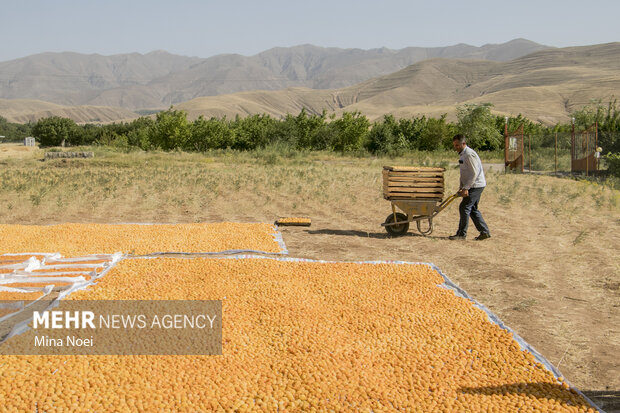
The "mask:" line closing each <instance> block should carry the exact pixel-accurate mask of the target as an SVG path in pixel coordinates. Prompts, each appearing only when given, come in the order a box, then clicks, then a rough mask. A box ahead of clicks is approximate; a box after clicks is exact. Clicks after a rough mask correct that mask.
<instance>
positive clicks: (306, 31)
mask: <svg viewBox="0 0 620 413" xmlns="http://www.w3.org/2000/svg"><path fill="white" fill-rule="evenodd" d="M0 6H1V8H0V10H2V13H1V17H2V18H0V61H4V60H10V59H15V58H18V57H23V56H27V55H31V54H35V53H41V52H48V51H49V52H62V51H73V52H80V53H99V54H103V55H110V54H117V53H131V52H139V53H147V52H150V51H153V50H166V51H168V52H171V53H175V54H181V55H186V56H199V57H209V56H213V55H216V54H220V53H239V54H243V55H253V54H256V53H258V52H261V51H263V50H266V49H269V48H272V47H275V46H294V45H299V44H305V43H310V44H314V45H317V46H331V47H342V48H350V47H356V48H361V49H370V48H376V47H383V46H385V47H388V48H392V49H399V48H402V47H407V46H423V47H432V46H449V45H454V44H457V43H467V44H471V45H474V46H482V45H483V44H486V43H503V42H506V41H508V40H512V39H515V38H519V37H521V38H526V39H529V40H532V41H535V42H538V43H542V44H546V45H549V46H557V47H565V46H579V45H589V44H596V43H607V42H614V41H620V23H619V21H618V20H619V16H620V1H619V0H590V1H574V0H493V1H487V0H453V1H442V0H436V1H433V0H425V1H417V0H416V1H412V0H410V1H406V0H383V1H381V0H375V1H367V0H355V1H354V0H343V1H340V0H330V1H325V0H314V1H303V2H300V1H295V0H254V1H239V0H228V1H227V0H218V1H211V0H203V1H198V0H176V1H173V0H148V1H147V0H106V1H96V0H79V1H78V0H0Z"/></svg>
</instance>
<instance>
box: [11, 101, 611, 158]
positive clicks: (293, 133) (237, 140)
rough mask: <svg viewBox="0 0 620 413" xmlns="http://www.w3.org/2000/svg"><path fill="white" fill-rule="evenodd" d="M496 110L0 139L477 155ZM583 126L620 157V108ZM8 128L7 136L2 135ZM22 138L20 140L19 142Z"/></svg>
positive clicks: (177, 119)
mask: <svg viewBox="0 0 620 413" xmlns="http://www.w3.org/2000/svg"><path fill="white" fill-rule="evenodd" d="M491 107H492V105H491V104H480V105H464V106H461V107H459V108H458V110H457V121H456V122H449V121H447V120H446V115H443V116H441V117H440V118H438V119H437V118H427V117H426V116H421V117H414V118H409V119H407V118H404V119H395V118H394V117H393V116H392V115H385V116H384V118H383V119H382V120H380V121H377V122H374V123H371V122H370V121H369V120H368V118H366V117H365V116H364V115H362V114H360V113H359V112H353V113H351V112H345V113H343V114H342V115H341V116H340V117H336V116H335V115H330V116H328V115H327V114H326V113H325V112H323V113H321V114H311V113H308V112H307V111H306V110H302V111H301V112H300V113H299V114H298V115H297V116H293V115H287V116H286V117H284V118H282V119H275V118H273V117H270V116H269V115H254V116H248V117H245V118H240V117H236V118H235V119H232V120H229V119H226V118H223V119H218V118H211V119H206V118H204V117H202V116H201V117H199V118H198V119H196V120H194V121H189V120H188V119H187V114H186V113H185V112H183V111H178V110H174V109H173V108H170V109H169V110H167V111H163V112H160V113H158V114H157V115H156V117H155V118H154V119H153V118H151V117H141V118H138V119H136V120H134V121H132V122H126V123H114V124H109V125H91V124H86V125H77V124H76V123H75V122H73V121H72V120H70V119H66V118H60V117H50V118H45V119H41V120H39V121H38V122H36V123H34V124H29V125H16V124H11V123H8V122H6V120H4V119H2V118H0V135H6V136H14V135H17V134H19V135H24V136H27V135H28V134H31V135H32V136H34V137H36V138H37V140H38V141H39V142H40V143H41V145H43V146H59V145H62V144H66V145H90V144H101V145H110V146H116V147H122V148H126V149H131V148H140V149H143V150H151V149H160V150H165V151H169V150H184V151H199V152H205V151H208V150H213V149H228V148H230V149H234V150H253V149H257V148H262V147H265V146H267V145H269V144H275V143H277V144H284V145H286V146H288V147H291V148H295V149H299V150H331V151H337V152H355V151H360V150H366V151H369V152H371V153H384V154H399V153H403V152H405V151H407V150H427V151H433V150H438V149H443V148H446V149H449V148H451V140H452V136H454V135H455V134H456V133H463V134H465V135H466V136H468V138H469V145H470V146H472V147H473V148H475V149H478V150H496V149H501V148H502V147H503V144H504V139H503V133H504V124H505V119H504V117H503V116H496V115H493V114H492V113H491ZM574 117H575V123H576V125H577V127H579V128H584V127H586V126H590V125H592V124H593V123H594V122H598V124H599V131H600V133H599V142H600V146H603V148H604V150H605V152H608V151H611V152H620V147H619V146H620V142H619V141H618V139H617V136H618V132H620V112H619V111H618V109H617V107H616V102H615V101H613V102H610V103H609V104H608V105H606V106H604V105H602V104H601V103H600V102H595V103H594V104H592V105H589V106H586V107H584V108H583V109H581V110H580V111H578V112H575V113H574ZM521 124H523V125H524V129H525V134H526V135H533V136H536V137H537V139H535V140H532V145H533V147H540V146H546V147H553V145H554V142H555V133H556V132H560V133H562V134H563V136H564V139H567V136H569V135H568V134H569V132H570V128H571V125H570V124H562V125H560V124H559V125H556V126H554V127H545V126H543V125H541V124H538V123H534V122H532V121H530V120H528V119H526V118H524V117H522V116H521V115H519V116H516V117H511V118H509V119H508V128H509V130H514V129H516V128H517V127H518V126H519V125H521ZM3 130H5V132H4V133H3ZM20 137H21V136H20Z"/></svg>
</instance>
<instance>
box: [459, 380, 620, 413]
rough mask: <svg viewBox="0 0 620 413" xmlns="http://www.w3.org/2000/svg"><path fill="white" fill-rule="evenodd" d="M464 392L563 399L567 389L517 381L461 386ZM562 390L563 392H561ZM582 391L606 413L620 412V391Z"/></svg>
mask: <svg viewBox="0 0 620 413" xmlns="http://www.w3.org/2000/svg"><path fill="white" fill-rule="evenodd" d="M459 390H460V391H461V392H463V393H468V394H474V395H487V396H493V395H501V396H507V395H511V394H520V395H525V396H530V397H536V398H539V399H554V400H557V401H561V400H562V399H563V398H562V397H561V396H560V395H561V394H562V393H563V392H564V391H565V390H564V389H562V386H561V385H559V384H552V383H515V384H508V385H503V386H483V387H461V388H460V389H459ZM558 390H560V391H561V392H559V391H558ZM582 393H583V394H584V395H585V396H586V397H587V398H589V399H590V400H591V401H592V402H594V403H595V404H596V405H597V406H598V407H599V408H600V409H603V410H604V411H605V412H606V413H620V391H611V390H610V391H592V390H589V391H582ZM578 406H580V407H591V406H590V405H589V403H587V401H586V400H582V401H580V403H579V404H578Z"/></svg>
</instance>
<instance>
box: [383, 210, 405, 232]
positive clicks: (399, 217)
mask: <svg viewBox="0 0 620 413" xmlns="http://www.w3.org/2000/svg"><path fill="white" fill-rule="evenodd" d="M398 221H407V215H405V214H401V213H400V212H397V213H396V221H394V214H390V215H388V216H387V218H386V219H385V223H386V224H391V223H392V222H398ZM385 230H386V231H387V233H388V234H390V235H391V236H393V237H400V236H402V235H405V234H406V233H407V231H409V222H405V223H404V224H398V225H386V226H385Z"/></svg>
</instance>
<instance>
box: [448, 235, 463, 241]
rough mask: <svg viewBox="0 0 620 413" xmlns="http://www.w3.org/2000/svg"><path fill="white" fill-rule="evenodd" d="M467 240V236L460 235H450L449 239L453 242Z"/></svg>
mask: <svg viewBox="0 0 620 413" xmlns="http://www.w3.org/2000/svg"><path fill="white" fill-rule="evenodd" d="M465 238H466V237H465V235H459V234H456V235H450V236H449V237H448V239H449V240H452V241H458V240H460V241H463V240H465Z"/></svg>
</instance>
